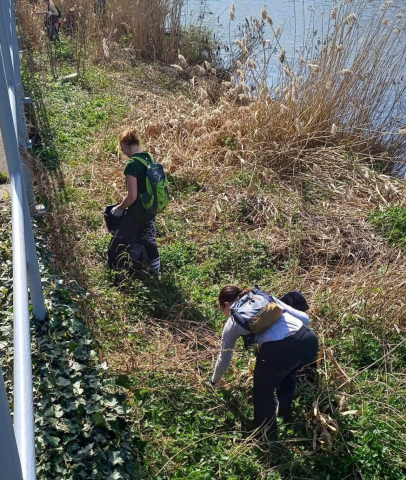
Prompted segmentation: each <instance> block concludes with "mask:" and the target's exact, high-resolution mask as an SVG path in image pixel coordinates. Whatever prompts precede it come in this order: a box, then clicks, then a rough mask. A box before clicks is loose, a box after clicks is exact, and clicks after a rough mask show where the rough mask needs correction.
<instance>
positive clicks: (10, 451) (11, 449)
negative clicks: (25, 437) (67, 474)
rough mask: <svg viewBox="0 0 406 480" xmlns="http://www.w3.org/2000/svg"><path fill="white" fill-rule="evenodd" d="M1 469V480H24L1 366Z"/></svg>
mask: <svg viewBox="0 0 406 480" xmlns="http://www.w3.org/2000/svg"><path fill="white" fill-rule="evenodd" d="M0 425H1V428H0V468H1V474H0V476H1V478H3V479H5V480H23V477H22V472H21V465H20V458H19V456H18V450H17V444H16V440H15V437H14V431H13V424H12V422H11V416H10V409H9V407H8V402H7V395H6V389H5V386H4V380H3V374H2V373H1V366H0Z"/></svg>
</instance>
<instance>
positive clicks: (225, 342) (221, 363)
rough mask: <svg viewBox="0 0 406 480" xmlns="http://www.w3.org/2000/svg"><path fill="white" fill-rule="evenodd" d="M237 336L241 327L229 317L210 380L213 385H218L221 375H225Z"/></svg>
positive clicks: (239, 334)
mask: <svg viewBox="0 0 406 480" xmlns="http://www.w3.org/2000/svg"><path fill="white" fill-rule="evenodd" d="M239 336H241V327H239V326H238V324H237V323H236V322H234V321H233V319H232V318H231V317H230V318H229V319H228V320H227V322H226V324H225V325H224V329H223V334H222V336H221V351H220V353H219V356H218V358H217V362H216V366H215V368H214V373H213V376H212V378H211V381H212V383H213V384H214V385H215V384H216V383H219V381H220V380H221V379H222V378H223V375H224V374H225V373H226V371H227V368H228V367H229V365H230V362H231V358H232V356H233V352H234V347H235V342H236V341H237V340H238V337H239Z"/></svg>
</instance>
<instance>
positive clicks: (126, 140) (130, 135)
mask: <svg viewBox="0 0 406 480" xmlns="http://www.w3.org/2000/svg"><path fill="white" fill-rule="evenodd" d="M118 141H119V143H120V145H137V146H139V145H140V143H141V142H140V139H139V137H138V133H137V130H136V129H135V128H127V129H126V130H124V132H122V133H121V135H120V137H119V139H118Z"/></svg>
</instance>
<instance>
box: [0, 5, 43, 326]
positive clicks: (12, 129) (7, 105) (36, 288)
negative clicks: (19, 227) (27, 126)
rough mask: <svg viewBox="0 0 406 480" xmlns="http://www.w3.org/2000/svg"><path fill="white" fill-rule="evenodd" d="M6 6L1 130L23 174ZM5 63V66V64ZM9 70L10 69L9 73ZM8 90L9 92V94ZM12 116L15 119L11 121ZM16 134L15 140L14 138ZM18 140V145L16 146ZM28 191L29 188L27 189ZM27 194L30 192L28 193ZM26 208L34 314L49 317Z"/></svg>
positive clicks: (0, 26) (15, 168)
mask: <svg viewBox="0 0 406 480" xmlns="http://www.w3.org/2000/svg"><path fill="white" fill-rule="evenodd" d="M0 5H3V0H0ZM4 11H5V10H4V8H1V9H0V43H1V57H2V60H3V61H2V64H0V76H1V77H2V79H1V85H0V91H1V97H0V103H1V109H0V110H1V117H2V122H1V131H2V137H3V144H4V151H5V153H6V159H7V165H8V170H9V175H10V178H11V175H12V173H13V172H18V173H20V174H21V175H22V174H23V169H22V167H21V162H20V155H19V151H18V116H17V115H18V113H17V112H18V105H19V101H18V99H17V98H16V90H15V85H14V84H11V85H9V83H8V80H9V78H10V77H11V78H12V79H13V78H14V74H13V72H12V70H11V68H12V58H11V57H12V55H11V52H12V50H13V47H12V44H11V43H10V42H9V35H7V34H6V29H7V28H6V22H5V17H4ZM3 66H4V68H3ZM7 72H8V73H7ZM7 93H8V95H7ZM11 120H12V122H11ZM12 137H14V142H13V140H12ZM13 144H15V147H14V146H13ZM24 180H25V182H24V187H26V186H27V185H26V183H27V182H30V181H31V179H29V178H25V179H24ZM24 195H25V192H24ZM25 197H26V195H25ZM22 205H23V207H24V211H25V215H24V224H25V230H26V235H27V236H26V238H25V246H26V259H27V263H26V268H28V283H29V287H30V296H31V302H32V306H33V314H34V317H35V318H37V319H39V320H43V319H44V318H45V317H46V310H45V304H44V297H43V293H42V285H41V276H40V273H39V268H38V258H37V252H36V247H35V240H34V235H33V230H32V224H31V219H30V216H29V215H28V214H27V212H29V207H28V205H27V206H26V207H25V206H24V205H25V202H23V203H22Z"/></svg>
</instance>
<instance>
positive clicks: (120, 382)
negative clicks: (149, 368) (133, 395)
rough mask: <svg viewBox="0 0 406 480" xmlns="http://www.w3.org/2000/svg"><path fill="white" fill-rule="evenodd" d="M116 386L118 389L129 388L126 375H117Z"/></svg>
mask: <svg viewBox="0 0 406 480" xmlns="http://www.w3.org/2000/svg"><path fill="white" fill-rule="evenodd" d="M116 385H119V386H120V387H124V388H126V389H127V390H128V389H129V388H131V380H130V377H128V376H127V375H119V376H118V377H117V378H116Z"/></svg>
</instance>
